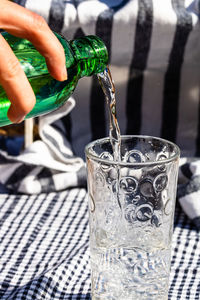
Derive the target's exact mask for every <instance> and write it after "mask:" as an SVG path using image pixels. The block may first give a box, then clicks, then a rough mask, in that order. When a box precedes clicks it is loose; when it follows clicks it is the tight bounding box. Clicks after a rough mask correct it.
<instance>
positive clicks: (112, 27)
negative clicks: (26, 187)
mask: <svg viewBox="0 0 200 300" xmlns="http://www.w3.org/2000/svg"><path fill="white" fill-rule="evenodd" d="M15 2H17V3H19V4H21V5H24V6H26V7H27V8H28V9H30V10H33V11H35V12H37V13H39V14H41V15H42V16H43V17H44V18H45V19H46V20H47V21H48V23H49V25H50V27H51V28H52V29H53V30H55V31H57V32H61V33H62V34H63V35H64V36H65V37H66V38H68V39H71V38H73V37H74V36H77V35H82V34H86V35H87V34H96V35H98V36H100V37H101V38H102V39H103V40H104V41H105V44H106V46H107V48H108V52H109V59H110V62H109V64H110V66H111V71H112V74H113V79H114V81H115V84H116V92H117V110H118V119H119V124H120V128H121V131H122V133H123V134H125V133H128V134H144V135H153V136H161V137H164V138H167V139H169V140H171V141H174V142H176V143H177V144H178V145H179V147H180V148H181V150H182V156H194V155H195V156H196V155H199V153H200V142H199V141H200V130H199V126H200V125H199V124H200V123H199V119H200V118H199V94H200V90H199V76H200V42H199V36H200V27H199V10H200V1H199V0H165V1H162V3H161V2H160V0H129V1H128V0H116V1H114V0H112V1H106V0H85V1H84V0H76V1H75V0H74V1H64V0H43V1H42V4H41V1H40V0H26V1H25V0H23V1H22V0H18V1H15ZM81 81H83V82H80V84H79V86H78V87H77V89H76V92H75V99H76V100H77V107H76V109H74V111H73V112H72V114H71V116H70V119H69V117H67V118H65V126H66V127H67V129H68V132H69V133H68V134H69V136H70V137H71V141H72V144H73V149H75V151H76V153H77V154H78V155H79V156H82V157H83V155H84V151H83V149H84V146H85V145H86V144H87V143H88V142H90V141H91V140H94V139H96V138H99V137H103V136H106V135H108V122H107V118H108V116H107V113H106V111H105V103H104V102H105V101H104V97H103V95H102V92H101V90H100V86H99V84H98V82H97V79H96V78H87V79H83V80H81ZM80 123H81V126H79V124H80ZM80 127H81V128H80Z"/></svg>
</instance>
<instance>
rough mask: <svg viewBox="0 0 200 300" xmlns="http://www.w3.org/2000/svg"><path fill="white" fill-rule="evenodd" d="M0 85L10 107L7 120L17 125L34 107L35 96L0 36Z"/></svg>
mask: <svg viewBox="0 0 200 300" xmlns="http://www.w3.org/2000/svg"><path fill="white" fill-rule="evenodd" d="M0 84H1V85H2V86H3V88H4V90H5V92H6V94H7V96H8V98H9V100H10V101H11V106H10V108H9V111H8V118H9V119H10V120H11V122H13V123H19V122H21V121H22V120H23V119H24V118H25V115H26V114H27V113H28V112H29V111H30V110H31V109H32V108H33V107H34V105H35V95H34V93H33V91H32V88H31V86H30V84H29V82H28V79H27V77H26V75H25V73H24V71H23V70H22V68H21V66H20V63H19V61H18V60H17V58H16V56H15V55H14V53H13V52H12V50H11V48H10V46H9V45H8V44H7V42H6V41H5V40H4V38H3V37H2V36H1V35H0Z"/></svg>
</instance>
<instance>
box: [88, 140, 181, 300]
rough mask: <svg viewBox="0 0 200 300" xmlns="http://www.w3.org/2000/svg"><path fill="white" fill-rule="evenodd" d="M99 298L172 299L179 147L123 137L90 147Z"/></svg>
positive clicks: (93, 246)
mask: <svg viewBox="0 0 200 300" xmlns="http://www.w3.org/2000/svg"><path fill="white" fill-rule="evenodd" d="M86 158H87V172H88V194H89V220H90V255H91V272H92V275H91V280H92V299H93V300H108V299H109V300H135V299H138V300H143V299H145V300H151V299H152V300H155V299H156V300H157V299H159V300H164V299H165V300H167V299H168V283H169V273H170V260H171V240H172V233H173V221H174V209H175V199H176V188H177V174H178V163H179V148H178V147H177V146H176V145H175V144H173V143H171V142H169V141H166V140H163V139H160V138H155V137H148V136H122V144H121V162H115V161H113V153H112V147H111V144H110V141H109V138H104V139H100V140H97V141H94V142H92V143H90V144H89V145H87V146H86Z"/></svg>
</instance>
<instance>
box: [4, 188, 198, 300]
mask: <svg viewBox="0 0 200 300" xmlns="http://www.w3.org/2000/svg"><path fill="white" fill-rule="evenodd" d="M0 224H1V229H0V239H1V243H0V270H1V271H0V299H1V300H30V299H36V300H41V299H45V300H47V299H48V300H50V299H62V300H63V299H68V300H72V299H73V300H80V299H90V265H89V248H88V246H89V243H88V240H89V230H88V211H87V193H86V190H85V189H71V190H68V191H65V192H60V193H49V194H41V195H37V196H34V195H32V196H27V195H20V196H19V195H18V196H16V195H8V194H1V195H0ZM172 246H173V251H172V267H171V277H170V290H169V300H197V299H199V298H200V281H199V272H200V264H199V262H200V252H199V249H200V236H199V233H198V232H197V231H196V228H195V227H194V225H193V224H192V223H191V221H190V220H189V219H188V218H187V217H186V215H185V214H184V213H183V212H182V210H181V208H180V206H179V205H178V206H177V209H176V215H175V228H174V234H173V243H172ZM121 300H125V299H121Z"/></svg>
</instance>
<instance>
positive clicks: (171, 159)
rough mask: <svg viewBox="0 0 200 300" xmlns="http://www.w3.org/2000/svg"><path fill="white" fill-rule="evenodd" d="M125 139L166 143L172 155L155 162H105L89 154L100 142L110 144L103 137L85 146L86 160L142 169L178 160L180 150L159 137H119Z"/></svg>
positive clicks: (107, 139)
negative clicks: (172, 151) (171, 149)
mask: <svg viewBox="0 0 200 300" xmlns="http://www.w3.org/2000/svg"><path fill="white" fill-rule="evenodd" d="M126 138H138V139H139V138H140V139H155V140H157V141H160V142H163V143H167V144H168V145H171V146H172V147H173V149H174V152H175V153H174V155H173V156H171V157H169V158H166V159H162V160H156V161H143V162H123V161H120V162H118V161H114V160H107V159H104V158H100V157H99V156H97V155H95V154H94V153H91V151H90V149H92V147H93V146H94V144H97V143H98V144H101V143H102V142H106V141H108V142H110V138H109V137H104V138H101V139H97V140H94V141H92V142H90V143H88V144H87V145H86V146H85V155H86V157H87V158H90V159H93V160H95V161H98V162H100V163H102V164H106V165H118V166H121V167H128V166H129V167H131V166H132V167H142V166H155V165H158V164H167V163H169V162H172V161H174V160H176V159H178V158H179V157H180V148H179V147H178V146H177V145H176V144H175V143H173V142H170V141H168V140H166V139H163V138H160V137H155V136H150V135H121V139H122V140H123V139H126Z"/></svg>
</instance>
